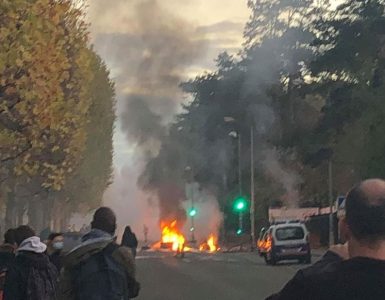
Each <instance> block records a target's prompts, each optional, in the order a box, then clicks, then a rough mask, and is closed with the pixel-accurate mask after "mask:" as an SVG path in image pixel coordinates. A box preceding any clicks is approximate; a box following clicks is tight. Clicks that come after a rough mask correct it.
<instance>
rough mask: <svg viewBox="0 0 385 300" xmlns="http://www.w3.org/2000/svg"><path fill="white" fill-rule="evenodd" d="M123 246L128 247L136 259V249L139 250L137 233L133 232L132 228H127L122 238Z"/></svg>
mask: <svg viewBox="0 0 385 300" xmlns="http://www.w3.org/2000/svg"><path fill="white" fill-rule="evenodd" d="M122 246H124V247H128V248H130V249H131V251H132V255H133V256H134V257H136V248H138V240H137V238H136V235H135V233H133V232H132V230H131V227H130V226H126V228H125V229H124V234H123V237H122Z"/></svg>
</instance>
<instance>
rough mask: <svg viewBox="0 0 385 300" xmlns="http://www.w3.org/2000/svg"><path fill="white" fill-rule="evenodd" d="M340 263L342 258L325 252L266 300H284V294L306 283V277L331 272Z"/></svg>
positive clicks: (330, 252)
mask: <svg viewBox="0 0 385 300" xmlns="http://www.w3.org/2000/svg"><path fill="white" fill-rule="evenodd" d="M339 262H342V258H341V257H340V256H339V255H337V254H336V253H334V252H332V251H327V252H326V253H325V254H324V255H323V256H322V258H321V259H320V260H318V261H317V262H316V263H315V264H313V265H311V266H310V267H307V268H304V269H302V270H299V271H298V272H297V273H296V274H295V275H294V277H293V278H292V279H291V280H290V281H289V282H288V283H287V284H286V285H285V287H284V288H283V289H282V291H280V292H279V293H277V294H274V295H272V296H270V297H268V298H267V299H266V300H279V299H286V298H284V297H285V294H286V293H288V291H291V290H293V289H296V288H297V286H298V285H300V284H302V282H303V281H306V279H307V278H308V277H311V276H315V275H318V274H322V273H324V272H330V271H333V270H334V269H335V267H336V263H339Z"/></svg>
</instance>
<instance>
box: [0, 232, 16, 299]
mask: <svg viewBox="0 0 385 300" xmlns="http://www.w3.org/2000/svg"><path fill="white" fill-rule="evenodd" d="M15 251H16V242H15V230H14V229H8V230H7V231H6V233H5V234H4V243H3V244H2V245H1V246H0V300H3V299H4V284H5V277H6V275H7V272H8V270H9V268H10V267H11V266H12V264H13V262H14V260H15Z"/></svg>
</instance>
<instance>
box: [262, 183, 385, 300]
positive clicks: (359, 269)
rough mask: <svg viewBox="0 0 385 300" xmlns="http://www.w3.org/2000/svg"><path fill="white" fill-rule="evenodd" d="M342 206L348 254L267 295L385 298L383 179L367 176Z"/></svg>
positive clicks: (279, 299)
mask: <svg viewBox="0 0 385 300" xmlns="http://www.w3.org/2000/svg"><path fill="white" fill-rule="evenodd" d="M345 207H346V208H345V209H346V216H345V217H344V218H343V219H342V220H341V221H340V232H341V234H342V236H343V237H344V238H345V240H346V241H347V250H348V255H349V258H348V259H347V260H340V261H336V262H333V263H331V264H329V265H328V267H327V268H326V269H324V270H323V271H319V272H313V273H311V274H308V276H303V277H302V278H301V280H291V281H290V282H289V283H288V284H287V285H286V286H285V287H284V288H283V289H282V290H281V291H280V292H279V293H278V294H277V295H276V296H274V297H270V299H274V300H286V299H312V300H323V299H328V300H334V299H339V300H343V299H349V300H350V299H355V300H361V299H371V300H377V299H378V300H379V299H385V181H383V180H381V179H369V180H366V181H363V182H361V183H360V184H358V185H356V186H355V187H353V188H352V190H351V191H350V192H349V193H348V195H347V198H346V203H345ZM268 299H269V298H268Z"/></svg>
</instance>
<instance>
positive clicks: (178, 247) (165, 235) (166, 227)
mask: <svg viewBox="0 0 385 300" xmlns="http://www.w3.org/2000/svg"><path fill="white" fill-rule="evenodd" d="M161 229H162V238H161V242H160V247H161V248H162V249H171V250H172V251H176V252H183V251H184V248H185V241H186V239H185V237H184V236H183V234H182V233H180V231H179V229H178V228H177V221H176V220H175V221H173V222H171V223H170V224H166V223H165V222H162V223H161Z"/></svg>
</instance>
